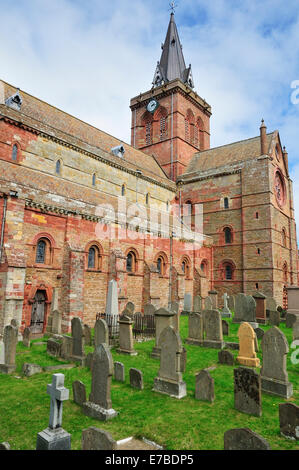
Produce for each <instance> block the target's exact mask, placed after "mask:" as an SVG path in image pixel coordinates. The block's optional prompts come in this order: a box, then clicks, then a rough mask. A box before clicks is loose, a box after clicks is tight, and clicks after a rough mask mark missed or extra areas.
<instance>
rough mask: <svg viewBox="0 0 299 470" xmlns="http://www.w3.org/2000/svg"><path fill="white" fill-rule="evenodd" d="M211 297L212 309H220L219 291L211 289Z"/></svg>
mask: <svg viewBox="0 0 299 470" xmlns="http://www.w3.org/2000/svg"><path fill="white" fill-rule="evenodd" d="M209 297H210V299H211V301H212V309H214V310H217V309H218V292H217V291H216V290H210V291H209Z"/></svg>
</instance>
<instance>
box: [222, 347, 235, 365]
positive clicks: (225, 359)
mask: <svg viewBox="0 0 299 470" xmlns="http://www.w3.org/2000/svg"><path fill="white" fill-rule="evenodd" d="M218 361H219V362H220V364H226V365H228V366H233V365H234V362H235V357H234V355H233V354H232V353H231V352H230V351H227V349H222V350H221V351H219V353H218Z"/></svg>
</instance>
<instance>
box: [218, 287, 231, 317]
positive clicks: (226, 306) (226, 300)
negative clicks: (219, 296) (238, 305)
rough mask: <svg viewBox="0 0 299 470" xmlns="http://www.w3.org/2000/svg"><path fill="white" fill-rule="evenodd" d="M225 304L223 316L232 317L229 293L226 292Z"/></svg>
mask: <svg viewBox="0 0 299 470" xmlns="http://www.w3.org/2000/svg"><path fill="white" fill-rule="evenodd" d="M223 304H224V305H223V309H222V310H221V316H222V318H231V317H232V316H233V315H232V312H231V311H230V309H229V307H228V295H227V293H226V292H224V294H223Z"/></svg>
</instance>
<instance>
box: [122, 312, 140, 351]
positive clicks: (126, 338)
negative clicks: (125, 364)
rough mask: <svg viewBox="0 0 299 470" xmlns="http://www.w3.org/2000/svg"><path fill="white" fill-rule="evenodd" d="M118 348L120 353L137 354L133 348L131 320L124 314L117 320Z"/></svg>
mask: <svg viewBox="0 0 299 470" xmlns="http://www.w3.org/2000/svg"><path fill="white" fill-rule="evenodd" d="M118 323H119V348H118V350H117V352H118V353H120V354H128V355H129V356H137V351H135V349H134V340H133V330H132V328H133V323H134V322H133V320H132V319H131V318H130V317H127V316H126V315H124V316H122V317H121V318H120V319H119V321H118Z"/></svg>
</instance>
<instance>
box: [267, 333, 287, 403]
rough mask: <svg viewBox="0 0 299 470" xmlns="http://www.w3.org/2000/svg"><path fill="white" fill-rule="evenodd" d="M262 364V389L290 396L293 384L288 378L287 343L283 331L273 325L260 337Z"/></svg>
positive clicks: (282, 395)
mask: <svg viewBox="0 0 299 470" xmlns="http://www.w3.org/2000/svg"><path fill="white" fill-rule="evenodd" d="M262 351H263V366H262V369H261V381H262V391H263V392H266V393H270V394H273V395H278V396H280V397H283V398H290V397H291V396H292V394H293V386H292V384H291V383H290V382H289V380H288V373H287V354H288V352H289V345H288V342H287V339H286V337H285V335H284V334H283V332H282V331H281V330H280V329H279V328H277V327H276V326H273V327H272V328H270V329H269V330H268V331H266V333H265V334H264V337H263V339H262Z"/></svg>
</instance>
